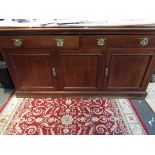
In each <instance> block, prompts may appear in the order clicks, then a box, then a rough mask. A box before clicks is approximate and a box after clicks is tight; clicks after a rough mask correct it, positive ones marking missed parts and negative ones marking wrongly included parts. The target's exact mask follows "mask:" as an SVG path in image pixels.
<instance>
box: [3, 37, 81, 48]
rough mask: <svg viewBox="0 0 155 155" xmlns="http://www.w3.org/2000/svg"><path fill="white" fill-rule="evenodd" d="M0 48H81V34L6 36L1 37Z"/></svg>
mask: <svg viewBox="0 0 155 155" xmlns="http://www.w3.org/2000/svg"><path fill="white" fill-rule="evenodd" d="M0 48H56V49H60V48H71V49H74V48H79V36H76V35H71V36H70V35H54V36H47V35H46V36H5V37H0Z"/></svg>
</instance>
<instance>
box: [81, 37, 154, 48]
mask: <svg viewBox="0 0 155 155" xmlns="http://www.w3.org/2000/svg"><path fill="white" fill-rule="evenodd" d="M82 47H83V48H97V49H98V48H142V47H144V48H149V47H155V35H84V36H83V37H82Z"/></svg>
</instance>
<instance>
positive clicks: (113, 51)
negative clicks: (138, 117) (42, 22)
mask: <svg viewBox="0 0 155 155" xmlns="http://www.w3.org/2000/svg"><path fill="white" fill-rule="evenodd" d="M0 51H1V52H2V55H3V57H4V59H5V61H6V64H7V67H8V69H9V72H10V75H11V78H12V80H13V82H14V85H15V88H16V95H19V96H44V95H53V96H62V95H63V96H64V95H69V96H70V95H71V96H73V95H74V96H76V95H82V96H85V95H91V96H98V95H101V96H103V95H104V96H122V97H123V96H125V97H145V96H146V94H147V93H146V88H147V86H148V83H149V81H150V79H151V75H152V72H153V67H154V66H155V26H154V25H141V26H109V27H108V26H90V27H83V26H55V27H32V28H28V27H27V28H24V27H20V28H13V27H1V28H0Z"/></svg>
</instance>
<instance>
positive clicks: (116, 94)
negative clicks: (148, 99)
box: [16, 91, 147, 98]
mask: <svg viewBox="0 0 155 155" xmlns="http://www.w3.org/2000/svg"><path fill="white" fill-rule="evenodd" d="M16 95H17V96H19V97H38V96H39V97H49V96H50V97H70V96H73V97H77V96H83V97H85V96H109V97H119V98H121V97H123V98H124V97H129V98H135V97H138V98H144V97H145V96H146V95H147V93H146V92H145V91H16Z"/></svg>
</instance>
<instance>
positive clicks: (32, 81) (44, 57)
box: [7, 49, 55, 91]
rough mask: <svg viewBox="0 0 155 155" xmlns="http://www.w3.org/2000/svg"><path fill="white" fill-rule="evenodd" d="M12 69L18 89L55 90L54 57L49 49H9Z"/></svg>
mask: <svg viewBox="0 0 155 155" xmlns="http://www.w3.org/2000/svg"><path fill="white" fill-rule="evenodd" d="M7 55H8V59H9V62H10V64H9V66H10V71H11V73H12V77H13V79H14V82H15V86H16V89H17V90H40V91H41V90H53V89H54V88H55V82H54V79H53V77H52V76H51V70H52V65H53V64H52V63H53V57H52V55H50V54H49V53H48V51H47V50H43V49H33V50H30V49H29V50H25V49H22V50H9V51H8V53H7Z"/></svg>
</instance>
